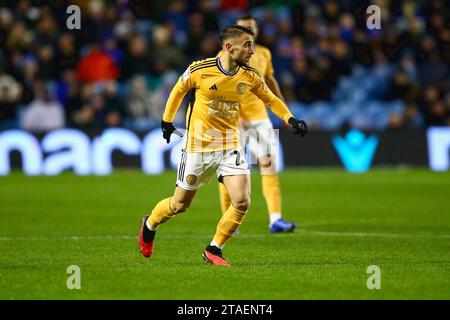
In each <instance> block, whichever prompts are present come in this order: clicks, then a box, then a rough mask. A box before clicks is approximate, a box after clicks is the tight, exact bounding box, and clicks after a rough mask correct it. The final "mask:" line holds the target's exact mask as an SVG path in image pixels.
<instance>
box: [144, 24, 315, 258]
mask: <svg viewBox="0 0 450 320" xmlns="http://www.w3.org/2000/svg"><path fill="white" fill-rule="evenodd" d="M253 35H254V33H253V32H252V31H251V30H250V29H248V28H245V27H242V26H229V27H226V28H225V29H223V30H222V32H221V36H220V38H221V43H222V51H223V53H222V54H221V55H220V56H219V57H215V58H209V59H205V60H202V61H198V62H194V63H192V64H191V65H190V66H189V67H188V68H187V70H186V71H185V72H184V73H183V75H182V76H181V77H180V78H179V79H178V82H177V84H176V85H175V87H174V88H173V89H172V92H171V93H170V95H169V98H168V100H167V104H166V108H165V111H164V115H163V119H162V121H161V129H162V131H163V137H164V139H166V140H167V142H168V143H169V142H170V136H171V135H172V133H174V132H175V133H177V130H176V128H175V127H174V126H173V124H172V122H173V119H174V117H175V114H176V112H177V110H178V108H179V107H180V104H181V101H182V99H183V97H184V96H185V95H186V93H187V92H189V91H191V90H194V92H195V102H191V104H190V106H189V110H188V112H187V114H186V135H185V136H184V141H183V144H184V145H183V149H182V154H181V159H180V162H179V165H178V174H177V183H176V188H175V192H174V194H173V196H172V197H169V198H166V199H164V200H161V201H160V202H159V203H157V204H156V206H155V207H154V208H153V210H152V212H151V214H150V216H144V218H143V219H142V224H141V230H140V234H139V247H140V250H141V253H142V255H143V256H144V257H150V256H151V255H152V253H153V246H154V238H155V234H156V230H157V228H158V227H159V225H160V224H162V223H164V222H166V221H168V220H169V219H171V218H173V217H175V216H176V215H177V214H179V213H181V212H184V211H186V209H187V208H188V207H189V206H190V204H191V203H192V200H193V199H194V197H195V195H196V192H197V189H198V188H199V187H201V186H202V185H204V184H205V183H208V182H209V180H210V178H211V176H212V175H213V174H214V172H216V174H217V177H218V179H219V181H220V182H221V183H223V184H224V185H225V187H226V189H227V191H228V194H229V196H230V202H231V204H230V206H229V208H228V209H227V210H226V212H225V213H224V214H223V215H222V217H221V219H220V221H219V223H218V225H217V229H216V233H215V235H214V237H213V240H212V241H211V243H210V244H209V245H208V246H207V247H206V249H205V250H204V252H203V258H204V260H205V261H207V262H209V263H212V264H214V265H221V266H230V264H229V263H228V262H227V261H226V260H225V259H224V258H223V256H222V248H223V246H224V245H225V243H226V242H227V241H228V240H229V239H230V238H231V236H232V235H233V233H234V232H235V230H236V229H237V227H238V226H239V225H240V224H241V222H242V220H243V219H244V216H245V214H246V212H247V210H248V208H249V205H250V171H249V170H248V165H247V162H246V160H245V157H244V156H243V155H242V151H241V147H240V142H239V128H238V118H239V112H240V111H241V104H242V99H243V97H244V96H245V94H246V93H248V92H249V91H251V92H253V93H254V94H255V95H256V96H258V98H259V99H261V100H262V101H264V104H265V105H266V106H268V107H269V108H271V110H272V111H273V112H274V113H275V115H277V116H278V117H280V118H281V119H283V120H284V121H285V122H286V123H287V124H289V125H290V126H291V127H292V128H293V129H295V131H296V133H299V134H301V135H302V136H303V135H304V134H306V133H307V130H308V129H307V125H306V123H305V122H304V121H302V120H297V119H295V118H294V117H293V115H292V114H291V112H290V111H289V109H288V108H287V107H286V105H285V104H284V103H283V102H282V101H281V100H280V99H279V98H277V97H276V96H275V95H274V94H273V93H272V92H271V91H270V89H269V88H268V87H267V85H266V84H265V82H264V79H263V78H262V76H261V75H260V74H259V73H258V72H257V71H256V70H255V69H253V68H251V67H249V66H248V63H249V61H250V57H251V56H252V54H253V53H254V48H253Z"/></svg>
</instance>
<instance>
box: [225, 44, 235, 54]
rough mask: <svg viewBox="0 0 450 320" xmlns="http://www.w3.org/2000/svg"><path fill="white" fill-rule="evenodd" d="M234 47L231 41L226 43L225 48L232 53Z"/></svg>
mask: <svg viewBox="0 0 450 320" xmlns="http://www.w3.org/2000/svg"><path fill="white" fill-rule="evenodd" d="M232 49H233V45H232V44H231V42H227V43H225V50H227V51H228V52H230V53H231V51H232Z"/></svg>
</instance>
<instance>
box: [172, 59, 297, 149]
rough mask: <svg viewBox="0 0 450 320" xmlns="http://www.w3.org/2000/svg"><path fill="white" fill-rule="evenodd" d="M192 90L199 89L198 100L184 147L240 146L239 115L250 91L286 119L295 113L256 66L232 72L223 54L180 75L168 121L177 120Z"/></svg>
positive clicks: (188, 115) (189, 119) (193, 104)
mask: <svg viewBox="0 0 450 320" xmlns="http://www.w3.org/2000/svg"><path fill="white" fill-rule="evenodd" d="M191 90H194V91H195V95H194V97H195V100H194V102H191V103H190V105H189V109H188V111H187V113H186V129H187V133H186V135H185V141H184V143H185V145H184V149H185V150H187V151H189V152H211V151H219V150H221V151H224V150H230V149H236V148H238V147H239V146H240V143H239V129H238V118H239V114H240V112H241V111H242V110H241V109H242V108H241V106H242V103H243V99H244V97H245V96H246V94H248V93H249V92H252V93H253V94H255V95H256V96H257V97H258V98H259V99H260V100H262V101H263V103H264V105H266V106H268V107H269V108H270V107H272V109H273V111H274V112H275V114H277V116H279V117H280V118H282V119H283V120H285V122H287V121H288V119H289V118H290V117H291V116H292V114H291V113H290V111H289V110H288V109H287V107H286V106H285V105H284V104H283V103H282V102H281V100H280V99H278V98H277V97H276V96H275V95H274V94H273V93H272V92H271V91H270V89H269V88H268V87H267V85H266V84H265V82H264V80H263V78H262V77H261V75H260V74H259V73H258V72H257V71H256V70H255V69H253V68H251V67H239V68H238V69H237V70H236V71H235V72H234V73H233V74H230V73H228V72H227V71H226V70H224V69H223V67H222V66H221V63H220V57H215V58H209V59H205V60H201V61H197V62H194V63H192V64H191V65H190V66H189V67H188V68H187V70H186V71H185V72H184V73H183V75H182V76H181V77H180V78H179V79H178V82H177V84H176V85H175V87H174V89H173V90H172V92H171V94H170V96H169V99H168V101H167V105H166V110H165V112H164V116H163V120H164V121H167V122H172V121H173V118H174V117H175V113H176V111H177V110H178V108H179V105H180V103H181V100H182V99H183V97H184V95H185V94H186V93H187V92H189V91H191Z"/></svg>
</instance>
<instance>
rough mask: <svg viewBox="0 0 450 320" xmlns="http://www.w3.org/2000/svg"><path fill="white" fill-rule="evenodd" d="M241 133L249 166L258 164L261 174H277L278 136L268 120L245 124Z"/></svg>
mask: <svg viewBox="0 0 450 320" xmlns="http://www.w3.org/2000/svg"><path fill="white" fill-rule="evenodd" d="M244 127H245V131H244V132H241V141H242V142H243V143H242V144H243V145H245V146H246V150H247V152H248V156H249V159H248V161H249V163H250V164H258V165H259V167H260V169H261V174H262V175H264V174H275V173H277V163H276V161H277V159H278V152H279V145H278V144H279V134H278V131H277V130H275V129H274V128H273V126H272V122H271V121H270V119H265V120H258V121H250V122H247V123H245V126H244Z"/></svg>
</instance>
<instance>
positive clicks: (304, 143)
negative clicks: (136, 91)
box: [0, 127, 450, 175]
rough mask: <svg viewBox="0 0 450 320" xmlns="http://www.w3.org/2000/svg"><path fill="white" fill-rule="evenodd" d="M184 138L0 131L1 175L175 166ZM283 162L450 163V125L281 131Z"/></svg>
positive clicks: (435, 166) (153, 170) (116, 131)
mask: <svg viewBox="0 0 450 320" xmlns="http://www.w3.org/2000/svg"><path fill="white" fill-rule="evenodd" d="M181 141H182V139H181V138H179V137H176V136H174V137H173V139H172V141H171V143H170V144H166V143H165V141H164V140H163V139H162V137H161V132H160V129H154V130H152V131H150V132H148V133H147V134H139V133H136V132H132V131H130V130H128V129H124V128H113V129H106V130H104V131H102V132H89V133H86V132H82V131H79V130H75V129H60V130H55V131H52V132H49V133H47V134H45V135H34V134H31V133H29V132H26V131H22V130H7V131H3V132H0V175H8V174H10V172H11V171H12V170H14V169H17V170H19V171H22V172H23V173H25V174H27V175H57V174H60V173H62V172H64V171H73V172H75V173H76V174H79V175H89V174H95V175H108V174H111V173H112V172H113V170H114V168H124V167H125V168H140V169H141V170H142V171H143V172H144V173H146V174H159V173H161V172H163V171H164V170H166V169H169V168H172V169H175V168H176V165H177V161H178V155H179V153H180V152H181ZM280 141H281V149H280V152H281V154H282V157H281V159H282V161H281V163H280V166H279V168H280V169H283V168H284V167H329V166H332V167H339V166H340V167H343V168H345V169H346V170H348V171H350V172H365V171H367V170H370V168H373V167H381V166H419V167H429V168H430V169H432V170H434V171H446V170H449V168H450V128H440V127H439V128H438V127H435V128H430V129H428V130H427V131H425V130H423V131H399V132H382V133H375V132H371V133H368V132H365V133H364V132H361V131H358V130H355V129H352V130H350V131H348V132H343V133H326V132H311V133H310V134H308V136H307V137H305V138H300V137H298V136H296V135H292V134H291V133H289V132H285V131H281V132H280Z"/></svg>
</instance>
